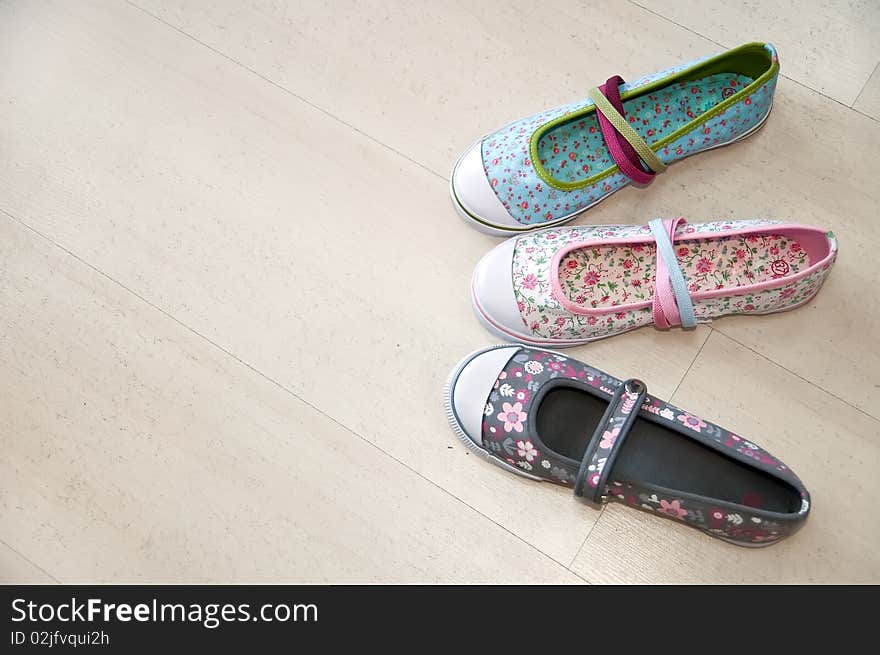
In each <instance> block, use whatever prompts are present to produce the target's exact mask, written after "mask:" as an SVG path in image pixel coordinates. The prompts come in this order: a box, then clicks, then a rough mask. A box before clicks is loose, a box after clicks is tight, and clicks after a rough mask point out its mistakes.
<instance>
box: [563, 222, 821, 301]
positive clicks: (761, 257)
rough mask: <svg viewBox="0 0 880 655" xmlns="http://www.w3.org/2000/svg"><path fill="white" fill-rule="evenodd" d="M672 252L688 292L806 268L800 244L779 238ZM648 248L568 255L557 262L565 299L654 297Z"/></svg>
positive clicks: (682, 246) (702, 244)
mask: <svg viewBox="0 0 880 655" xmlns="http://www.w3.org/2000/svg"><path fill="white" fill-rule="evenodd" d="M675 253H676V256H677V258H678V263H679V265H680V266H681V271H682V273H683V274H684V278H685V280H686V281H687V284H688V289H689V290H690V291H691V293H695V292H700V291H713V290H715V289H723V288H729V289H733V288H734V287H741V286H746V285H749V284H756V283H758V282H764V281H765V280H771V279H777V278H781V277H786V276H789V275H792V274H794V273H797V272H798V271H799V270H801V269H803V268H804V267H807V266H809V265H810V260H809V257H808V256H807V254H806V252H805V251H804V248H803V247H802V245H801V243H800V242H799V241H797V240H796V239H792V238H790V237H786V236H782V235H779V234H765V235H750V236H745V237H743V236H730V237H721V238H714V239H694V240H688V241H679V242H678V243H676V244H675ZM655 262H656V252H655V247H654V245H653V244H650V245H648V244H645V245H629V244H627V245H609V246H597V247H594V248H580V249H578V250H573V251H572V252H570V253H568V254H567V255H566V256H565V257H563V258H562V261H561V262H560V266H559V281H560V283H561V284H562V290H563V291H564V293H565V295H566V297H568V298H569V300H571V301H572V302H576V303H578V304H581V305H583V304H586V305H587V306H590V307H600V306H611V307H614V306H617V305H623V304H629V303H634V302H639V301H645V300H652V299H653V298H654V274H655V273H654V270H655Z"/></svg>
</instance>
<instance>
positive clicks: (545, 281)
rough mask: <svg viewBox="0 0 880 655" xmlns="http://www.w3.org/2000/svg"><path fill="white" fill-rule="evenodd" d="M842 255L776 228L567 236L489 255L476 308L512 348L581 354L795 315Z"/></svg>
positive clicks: (829, 245)
mask: <svg viewBox="0 0 880 655" xmlns="http://www.w3.org/2000/svg"><path fill="white" fill-rule="evenodd" d="M836 255H837V241H836V239H835V237H834V235H833V234H832V233H831V232H827V231H825V230H822V229H819V228H816V227H809V226H805V225H797V224H791V223H782V222H778V221H767V220H747V221H716V222H712V223H695V224H687V223H686V222H685V220H684V219H682V218H675V219H655V220H653V221H651V222H650V223H649V225H645V226H637V225H605V226H601V225H599V226H579V227H569V228H565V227H562V228H556V229H549V230H542V231H540V232H534V233H532V234H527V235H523V236H519V237H513V238H511V239H508V240H507V241H506V242H504V243H502V244H501V245H499V246H497V247H496V248H494V249H493V250H491V251H490V252H489V253H488V254H487V255H486V256H485V257H484V258H483V259H482V261H480V263H479V264H478V265H477V268H476V270H475V271H474V276H473V282H472V300H473V303H474V308H475V309H476V312H477V315H478V316H479V317H480V318H481V319H482V321H483V322H484V323H485V324H486V325H487V326H488V327H489V328H490V329H491V330H492V331H493V332H495V333H497V334H499V335H501V336H502V337H504V338H506V339H509V340H515V341H524V342H527V343H531V344H537V345H554V346H559V347H561V346H574V345H578V344H583V343H586V342H589V341H593V340H595V339H601V338H602V337H608V336H612V335H615V334H619V333H621V332H626V331H628V330H633V329H635V328H638V327H642V326H644V325H649V324H652V323H653V324H654V325H655V326H657V327H658V328H661V329H666V328H669V327H673V326H677V325H681V326H682V327H686V328H688V327H694V326H695V325H696V324H697V323H700V322H703V323H705V322H709V321H711V320H712V319H714V318H718V317H720V316H724V315H727V314H769V313H771V312H779V311H784V310H787V309H793V308H794V307H797V306H799V305H802V304H804V303H806V302H809V301H810V299H812V297H813V296H814V295H815V294H816V293H817V292H818V291H819V287H821V286H822V283H823V282H824V281H825V277H826V276H827V275H828V272H829V270H830V269H831V265H832V264H833V263H834V259H835V257H836Z"/></svg>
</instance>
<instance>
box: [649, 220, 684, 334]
mask: <svg viewBox="0 0 880 655" xmlns="http://www.w3.org/2000/svg"><path fill="white" fill-rule="evenodd" d="M684 222H685V220H684V218H681V217H679V218H664V219H663V227H665V228H666V232H667V234H669V239H670V241H672V242H673V243H674V242H675V230H676V229H677V228H678V225H679V224H680V223H684ZM656 260H657V263H656V266H655V275H654V302H653V305H652V310H653V318H654V325H656V326H657V327H658V328H660V329H661V330H666V329H668V328H671V327H674V326H676V325H681V314H679V312H678V303H676V302H675V293H674V292H673V291H672V283H671V282H670V281H669V272H668V271H667V270H666V262H665V261H664V260H663V258H662V257H661V256H660V253H659V252H657V256H656Z"/></svg>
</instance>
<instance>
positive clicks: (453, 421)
mask: <svg viewBox="0 0 880 655" xmlns="http://www.w3.org/2000/svg"><path fill="white" fill-rule="evenodd" d="M510 346H511V344H509V343H505V344H499V345H497V346H489V347H487V348H480V349H479V350H475V351H474V352H472V353H470V354H469V355H468V356H467V357H464V358H463V359H462V360H461V361H460V362H459V363H458V364H456V366H455V368H454V369H452V373H451V374H450V375H449V378H448V379H447V380H446V384H445V385H443V407H444V409H445V410H446V420H448V421H449V427H451V428H452V431H453V432H454V433H455V436H456V437H458V440H459V441H461V442H462V443H463V444H464V445H465V447H467V449H468V450H470V451H471V452H472V453H474V454H475V455H478V456H479V457H481V458H482V459H485V460H487V461H489V462H492V463H493V464H495V465H496V466H500V467H501V468H503V469H504V470H505V471H510V472H511V473H516V474H517V475H520V476H522V477H524V478H528V479H529V480H537V481H538V482H545V480H544V479H543V478H539V477H536V476H534V475H531V474H530V473H526V472H525V471H523V470H522V469H520V468H517V467H516V466H512V465H510V464H508V463H507V462H505V461H503V460H501V459H498V458H497V457H495V456H494V455H492V454H491V453H489V451H488V450H486V449H485V448H483V447H482V446H481V445H480V444H478V443H475V442H474V440H473V439H471V438H470V437H469V436H468V434H467V432H465V431H464V427H462V425H461V423H460V422H459V420H458V416H457V415H456V413H455V408H454V407H453V406H452V395H453V392H454V390H455V383H456V381H457V380H458V376H459V375H460V374H461V372H462V371H463V370H464V367H465V366H467V365H468V364H469V363H470V362H471V360H473V359H474V358H475V357H478V356H479V355H482V354H483V353H486V352H489V351H492V350H497V349H498V348H510Z"/></svg>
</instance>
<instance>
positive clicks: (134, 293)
mask: <svg viewBox="0 0 880 655" xmlns="http://www.w3.org/2000/svg"><path fill="white" fill-rule="evenodd" d="M0 213H2V214H4V215H6V216H7V217H8V218H9V219H10V220H12V221H15V222H16V223H18V224H19V225H21V226H22V227H24V228H25V229H27V230H29V231H30V232H32V233H34V234H35V235H37V236H38V237H40V238H41V239H43V240H45V241H47V242H48V243H50V244H52V245H53V246H55V247H56V248H58V249H60V250H61V251H63V252H65V253H66V254H67V255H69V256H70V257H72V258H73V259H75V260H76V261H78V262H80V263H81V264H82V265H84V266H86V267H88V268H89V269H91V270H92V271H94V272H95V273H97V274H98V275H100V276H101V277H103V278H104V279H106V280H108V281H109V282H111V283H112V284H114V285H116V286H117V287H119V288H120V289H123V290H124V291H125V292H127V293H129V294H131V295H132V296H134V297H135V298H137V299H138V300H140V301H141V302H143V303H144V304H146V305H147V306H149V307H151V308H152V309H154V310H156V311H157V312H159V313H160V314H162V315H163V316H165V317H167V318H169V319H170V320H171V321H173V322H174V323H176V324H177V325H179V326H180V327H182V328H183V329H184V330H186V331H188V332H189V333H190V334H192V335H194V336H196V337H198V338H199V339H201V340H202V341H204V342H205V343H208V344H209V345H210V346H212V347H213V348H215V349H216V350H218V351H220V352H221V353H223V354H224V355H226V356H227V357H230V358H231V359H233V360H234V361H236V362H238V363H239V364H241V365H242V366H244V367H245V368H247V369H249V370H250V371H252V372H253V373H255V374H256V375H258V376H259V377H261V378H262V379H264V380H266V381H267V382H269V383H270V384H273V385H275V386H276V387H277V388H278V389H281V390H282V391H284V392H285V393H287V394H288V395H290V396H291V397H293V398H294V399H296V400H297V401H299V402H301V403H303V404H304V405H306V406H307V407H309V408H311V409H312V410H314V411H316V412H317V413H318V414H320V415H321V416H323V417H325V418H326V419H328V420H329V421H331V422H332V423H334V424H335V425H337V426H339V427H340V428H342V429H343V430H345V431H346V432H348V433H350V434H352V435H354V436H355V437H357V438H358V439H360V440H361V441H363V442H364V443H366V444H368V445H369V446H371V447H373V448H374V449H376V450H377V451H379V452H380V453H382V454H384V455H385V456H387V457H388V458H390V459H391V460H393V461H395V462H397V463H398V464H400V465H401V466H403V467H404V468H405V469H406V470H408V471H409V472H410V473H412V474H414V475H416V476H417V477H419V478H420V479H422V480H424V481H425V482H427V483H428V484H430V485H432V486H433V487H435V488H437V489H439V490H440V491H441V492H442V493H444V494H446V495H447V496H449V497H450V498H453V499H455V500H456V501H457V502H459V503H461V504H462V505H464V506H465V507H467V508H469V509H470V510H471V511H473V512H474V513H476V514H477V515H479V516H482V517H483V518H484V519H486V520H487V521H489V522H490V523H492V524H494V525H495V526H497V527H498V528H500V529H501V530H503V531H504V532H506V533H507V534H509V535H511V536H512V537H514V538H515V539H517V540H518V541H520V542H522V543H523V544H525V545H526V546H528V547H529V548H531V549H533V550H535V551H536V552H538V553H540V554H541V555H543V556H544V557H546V558H547V559H549V560H550V561H551V562H554V563H556V564H558V565H559V566H561V567H562V568H564V569H566V570H568V567H567V566H566V565H565V563H564V562H560V561H559V560H558V559H556V558H555V557H553V556H552V555H550V554H548V553H545V552H544V551H543V550H541V549H540V548H538V547H537V546H536V545H535V544H532V543H531V542H529V541H527V540H526V539H525V538H523V537H522V536H520V535H518V534H516V533H515V532H513V531H512V530H511V529H509V528H507V527H505V526H503V525H501V524H500V523H498V522H497V521H496V520H495V519H493V518H492V517H490V516H488V515H486V514H484V513H483V512H481V511H480V510H478V509H477V508H476V507H474V506H473V505H471V504H470V503H468V502H467V501H465V500H464V499H462V498H459V497H458V496H456V495H455V494H454V493H452V492H451V491H449V490H448V489H446V488H444V487H442V486H440V485H439V484H438V483H436V482H434V481H433V480H432V479H430V478H428V477H426V476H425V475H424V474H422V473H420V472H419V471H417V470H416V469H414V468H413V467H412V466H410V465H409V464H407V463H406V462H404V461H403V460H401V459H399V458H398V457H396V456H394V455H393V454H391V453H390V452H388V451H387V450H385V449H384V448H382V447H381V446H379V444H377V443H375V442H373V441H371V440H369V439H367V438H366V437H365V436H363V435H362V434H360V433H359V432H357V431H355V430H353V429H351V428H349V427H348V426H347V425H345V424H344V423H342V422H341V421H339V420H338V419H336V418H335V417H333V416H331V415H330V414H327V413H326V412H325V411H324V410H322V409H320V408H319V407H317V406H316V405H314V404H312V403H311V402H309V401H308V400H306V399H305V398H302V397H301V396H300V395H299V394H297V393H295V392H294V391H293V390H291V389H289V388H287V387H286V386H285V385H283V384H282V383H280V382H279V381H277V380H275V379H274V378H272V377H270V376H268V375H267V374H265V373H263V372H262V371H260V370H259V369H257V368H255V367H254V366H252V365H251V364H249V363H248V362H246V361H244V360H243V359H241V358H240V357H238V356H237V355H235V354H234V353H232V352H230V351H228V350H226V349H225V348H224V347H223V346H221V345H220V344H218V343H217V342H215V341H213V340H212V339H210V338H208V337H206V336H205V335H203V334H201V333H200V332H198V331H196V330H195V329H193V328H191V327H190V326H189V325H187V324H186V323H184V322H183V321H181V320H180V319H178V318H177V317H175V316H173V315H172V314H170V313H168V312H167V311H165V310H164V309H162V308H161V307H159V306H158V305H155V304H154V303H152V302H151V301H150V300H148V299H147V298H145V297H144V296H142V295H141V294H139V293H138V292H137V291H135V290H134V289H131V288H129V287H127V286H126V285H125V284H123V283H122V282H119V281H118V280H116V279H114V278H113V277H111V276H110V275H108V274H107V273H105V272H104V271H102V270H101V269H99V268H97V267H96V266H94V265H92V264H90V263H89V262H87V261H86V260H84V259H83V258H82V257H80V256H79V255H77V254H76V253H74V252H72V251H71V250H69V249H68V248H66V247H64V245H62V244H61V243H59V242H57V241H55V240H54V239H53V238H51V237H49V236H48V235H45V234H43V233H42V232H40V231H39V230H37V229H36V228H34V227H32V226H31V225H28V224H27V223H25V222H24V221H22V220H21V219H19V218H18V217H16V216H15V215H13V214H11V213H10V212H8V211H6V210H5V209H2V208H0ZM572 573H574V572H573V571H572ZM575 575H577V574H576V573H575ZM50 577H51V576H50ZM577 577H579V578H580V577H581V576H577ZM53 579H54V578H53Z"/></svg>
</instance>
